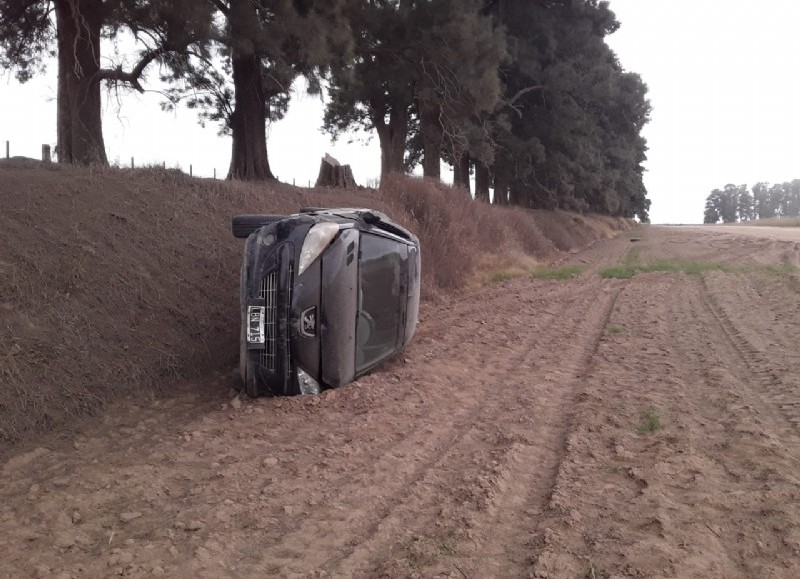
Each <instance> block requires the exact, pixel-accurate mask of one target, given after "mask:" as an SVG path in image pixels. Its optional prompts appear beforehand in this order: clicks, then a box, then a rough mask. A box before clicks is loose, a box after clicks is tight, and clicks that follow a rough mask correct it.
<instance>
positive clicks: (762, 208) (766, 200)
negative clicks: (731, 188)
mask: <svg viewBox="0 0 800 579" xmlns="http://www.w3.org/2000/svg"><path fill="white" fill-rule="evenodd" d="M753 212H754V213H755V216H756V218H757V219H769V218H770V217H775V208H774V207H772V206H771V203H770V197H769V183H764V182H761V183H756V184H755V185H753Z"/></svg>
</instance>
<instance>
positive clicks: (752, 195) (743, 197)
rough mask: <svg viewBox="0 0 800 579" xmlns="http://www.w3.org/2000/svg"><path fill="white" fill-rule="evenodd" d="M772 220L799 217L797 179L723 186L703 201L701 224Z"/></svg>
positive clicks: (798, 183) (799, 183) (798, 180)
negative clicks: (751, 186)
mask: <svg viewBox="0 0 800 579" xmlns="http://www.w3.org/2000/svg"><path fill="white" fill-rule="evenodd" d="M772 217H800V179H795V180H793V181H787V182H786V183H775V184H774V185H770V184H769V183H763V182H762V183H756V184H755V185H753V188H752V189H751V190H750V189H748V188H747V185H725V188H724V189H721V190H720V189H714V190H713V191H712V192H711V193H710V194H709V195H708V197H706V207H705V213H704V218H703V222H704V223H719V222H720V221H722V222H723V223H737V222H739V221H752V220H753V219H770V218H772Z"/></svg>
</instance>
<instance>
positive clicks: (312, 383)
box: [297, 368, 319, 395]
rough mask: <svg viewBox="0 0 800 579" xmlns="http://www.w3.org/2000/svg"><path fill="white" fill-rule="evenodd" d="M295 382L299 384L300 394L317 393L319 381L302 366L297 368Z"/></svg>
mask: <svg viewBox="0 0 800 579" xmlns="http://www.w3.org/2000/svg"><path fill="white" fill-rule="evenodd" d="M297 383H298V384H299V385H300V394H306V395H307V394H319V382H317V381H316V380H314V379H313V378H312V377H311V376H310V375H309V373H308V372H306V371H305V370H303V369H302V368H298V369H297Z"/></svg>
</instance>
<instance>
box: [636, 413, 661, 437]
mask: <svg viewBox="0 0 800 579" xmlns="http://www.w3.org/2000/svg"><path fill="white" fill-rule="evenodd" d="M662 426H663V425H662V424H661V413H660V412H659V411H658V410H657V409H655V408H652V407H651V408H648V409H647V410H646V411H645V413H644V415H643V416H642V422H641V424H639V428H637V429H636V430H638V431H639V432H640V433H641V434H646V433H648V432H655V431H656V430H660V429H661V427H662Z"/></svg>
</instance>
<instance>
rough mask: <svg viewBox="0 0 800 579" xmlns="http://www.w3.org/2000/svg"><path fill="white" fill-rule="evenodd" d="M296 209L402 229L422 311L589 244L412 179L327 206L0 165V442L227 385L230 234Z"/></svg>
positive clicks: (244, 188)
mask: <svg viewBox="0 0 800 579" xmlns="http://www.w3.org/2000/svg"><path fill="white" fill-rule="evenodd" d="M302 206H323V207H326V206H327V207H332V206H351V207H352V206H366V207H371V208H374V209H378V210H382V211H385V212H386V213H388V214H389V215H391V216H392V217H393V218H394V219H396V220H397V221H399V222H400V223H402V224H404V225H406V226H408V227H409V228H410V229H411V230H412V231H414V232H415V233H416V234H417V235H418V236H419V237H420V240H421V244H422V258H423V299H426V300H431V299H435V298H436V296H437V295H440V294H442V293H452V292H453V291H455V290H457V289H458V288H460V287H462V286H464V285H465V284H466V283H467V282H468V281H469V280H470V279H472V278H474V274H475V271H476V269H478V268H481V267H486V265H485V264H487V263H489V262H491V263H492V264H493V265H494V266H495V267H497V266H498V265H501V267H523V268H529V267H530V260H531V259H533V258H544V257H546V256H548V255H550V254H552V253H553V252H554V247H561V248H566V247H574V246H575V245H576V244H577V243H578V241H576V239H577V240H586V239H590V238H594V237H596V233H595V232H593V231H592V230H591V229H590V228H589V227H587V223H589V224H590V222H587V223H582V224H578V223H575V222H574V221H573V220H572V217H571V216H569V215H567V214H556V215H557V216H556V217H555V218H554V219H556V220H557V221H558V223H561V225H555V226H553V225H551V224H550V221H549V219H548V215H549V216H551V217H552V216H553V215H554V214H546V213H541V212H540V213H532V212H526V211H521V210H514V209H510V208H498V207H491V206H488V205H485V204H481V203H474V202H472V201H471V200H470V198H469V196H468V195H467V194H466V193H465V192H463V191H460V190H457V189H453V188H451V187H448V186H445V185H442V184H439V183H435V182H431V181H426V180H422V179H407V178H402V177H393V178H389V179H386V180H385V181H384V186H383V188H382V189H381V190H380V191H375V190H370V189H361V190H357V191H344V190H338V191H335V190H327V189H325V190H308V189H300V188H296V187H291V186H286V185H281V184H249V183H240V182H224V181H216V180H211V179H197V178H190V177H188V176H187V175H184V174H183V173H181V172H179V171H175V170H166V171H165V170H162V169H158V168H155V169H153V168H151V169H138V170H130V169H100V170H98V169H77V168H71V167H65V166H57V165H50V166H47V167H42V166H38V165H36V164H34V165H24V166H18V165H9V164H0V207H2V209H3V210H2V212H0V352H2V356H0V440H1V441H3V442H6V443H8V442H11V441H14V440H18V439H20V438H21V437H24V436H26V435H28V434H35V433H36V432H41V431H43V430H47V429H49V428H53V427H59V428H63V427H64V426H65V425H67V424H69V423H70V422H71V421H72V419H73V418H75V417H79V416H81V415H84V414H86V413H91V412H94V411H96V410H97V409H98V408H100V407H101V406H102V403H103V402H104V401H106V400H108V399H110V398H112V397H114V396H117V395H119V394H122V393H125V394H138V395H142V394H149V393H153V392H158V391H168V390H169V389H170V388H172V387H173V386H174V385H175V384H176V382H178V381H179V380H186V379H192V378H194V377H199V376H202V375H206V374H208V373H210V372H212V371H219V370H222V371H226V372H227V371H229V370H231V369H233V368H234V366H235V360H236V355H237V352H238V344H237V341H238V324H239V311H238V304H237V299H238V292H237V284H238V281H239V274H238V270H239V266H240V263H241V251H242V242H241V240H237V239H235V238H233V236H232V235H231V233H230V218H231V216H233V215H235V214H238V213H276V214H286V213H293V212H296V211H297V210H298V209H299V208H300V207H302ZM564 224H566V225H564ZM554 236H555V237H556V238H557V241H556V240H555V239H554Z"/></svg>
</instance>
